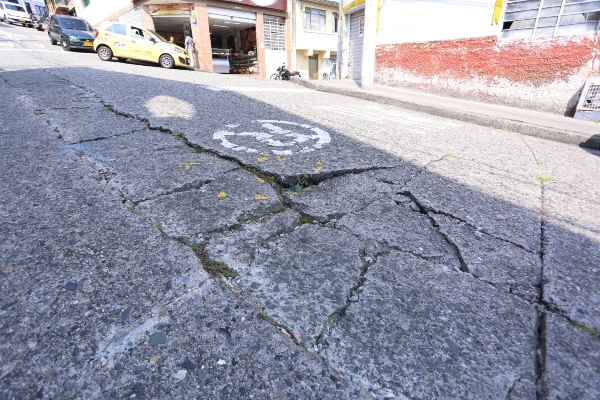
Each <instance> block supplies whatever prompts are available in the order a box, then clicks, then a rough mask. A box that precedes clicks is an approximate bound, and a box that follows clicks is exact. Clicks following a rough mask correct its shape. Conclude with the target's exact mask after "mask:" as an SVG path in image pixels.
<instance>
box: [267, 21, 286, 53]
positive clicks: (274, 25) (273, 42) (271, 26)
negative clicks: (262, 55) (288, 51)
mask: <svg viewBox="0 0 600 400" xmlns="http://www.w3.org/2000/svg"><path fill="white" fill-rule="evenodd" d="M263 18H264V27H265V49H268V50H285V19H284V18H282V17H273V16H270V15H265V16H264V17H263Z"/></svg>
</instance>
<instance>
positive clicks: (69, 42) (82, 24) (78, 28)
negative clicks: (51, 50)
mask: <svg viewBox="0 0 600 400" xmlns="http://www.w3.org/2000/svg"><path fill="white" fill-rule="evenodd" d="M48 36H49V37H50V43H52V44H56V43H60V46H61V47H62V48H63V50H65V51H70V50H72V49H90V50H94V39H95V38H96V31H95V30H94V28H92V26H91V25H90V24H89V23H88V22H87V21H86V20H84V19H81V18H75V17H71V16H68V15H52V16H51V17H50V21H49V22H48Z"/></svg>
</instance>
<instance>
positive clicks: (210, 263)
mask: <svg viewBox="0 0 600 400" xmlns="http://www.w3.org/2000/svg"><path fill="white" fill-rule="evenodd" d="M182 242H183V243H184V244H186V245H187V246H189V247H190V248H191V249H192V250H193V251H194V253H195V254H196V256H198V258H199V259H200V262H201V263H202V266H203V267H204V269H205V270H206V272H208V273H209V274H211V275H213V276H216V277H225V278H235V277H237V276H238V273H237V272H235V271H234V270H233V269H231V268H230V267H229V266H228V265H227V264H225V263H222V262H220V261H215V260H211V259H210V257H209V256H208V253H207V252H206V243H198V244H192V243H189V242H186V241H182Z"/></svg>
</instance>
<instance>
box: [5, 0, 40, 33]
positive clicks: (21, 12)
mask: <svg viewBox="0 0 600 400" xmlns="http://www.w3.org/2000/svg"><path fill="white" fill-rule="evenodd" d="M0 18H1V19H2V21H4V22H6V23H7V24H21V25H23V26H25V25H27V26H29V27H33V22H32V21H31V16H30V15H29V13H27V11H26V10H25V8H23V7H22V6H20V5H18V4H15V3H9V2H7V1H0Z"/></svg>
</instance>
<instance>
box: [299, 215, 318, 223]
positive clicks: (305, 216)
mask: <svg viewBox="0 0 600 400" xmlns="http://www.w3.org/2000/svg"><path fill="white" fill-rule="evenodd" d="M300 221H302V223H303V224H312V223H313V222H315V220H314V219H312V218H311V217H309V216H308V215H303V216H302V218H300Z"/></svg>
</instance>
